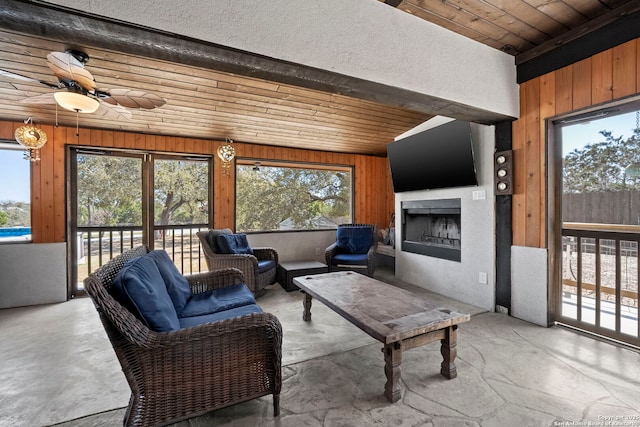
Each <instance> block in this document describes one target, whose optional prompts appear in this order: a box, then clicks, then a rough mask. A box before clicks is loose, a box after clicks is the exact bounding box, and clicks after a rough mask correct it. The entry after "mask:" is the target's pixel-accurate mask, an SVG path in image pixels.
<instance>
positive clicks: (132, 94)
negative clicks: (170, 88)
mask: <svg viewBox="0 0 640 427" xmlns="http://www.w3.org/2000/svg"><path fill="white" fill-rule="evenodd" d="M104 92H106V93H108V94H109V96H110V98H111V99H109V98H105V99H104V101H105V102H108V103H110V104H112V103H113V102H112V100H113V101H115V102H117V103H118V105H121V106H123V107H127V108H144V109H147V110H151V109H153V108H158V107H162V106H163V105H164V104H166V102H167V101H165V100H164V99H162V98H160V97H159V96H158V95H156V94H153V93H149V92H143V91H141V90H133V89H109V90H105V91H104Z"/></svg>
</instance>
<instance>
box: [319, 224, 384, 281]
mask: <svg viewBox="0 0 640 427" xmlns="http://www.w3.org/2000/svg"><path fill="white" fill-rule="evenodd" d="M349 228H350V229H354V228H357V229H366V230H367V231H368V233H367V234H369V233H370V234H369V236H370V239H371V241H370V244H371V246H369V249H368V250H367V251H366V256H364V255H365V254H360V255H361V256H359V257H355V256H354V257H352V259H349V257H344V258H346V259H340V255H342V256H344V255H345V254H347V255H349V256H352V255H353V254H349V253H348V252H347V251H346V250H345V249H343V248H341V247H340V242H339V241H336V242H335V243H332V244H331V245H330V246H329V247H327V249H325V251H324V257H325V262H326V264H327V265H328V266H329V271H330V272H332V271H344V270H347V271H357V272H360V273H364V274H366V275H367V276H373V273H374V272H375V270H376V262H375V256H376V249H377V248H378V227H377V226H376V225H374V224H341V225H339V226H338V230H337V231H336V236H340V234H341V232H343V230H344V229H349ZM336 256H338V257H336Z"/></svg>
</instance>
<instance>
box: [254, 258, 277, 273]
mask: <svg viewBox="0 0 640 427" xmlns="http://www.w3.org/2000/svg"><path fill="white" fill-rule="evenodd" d="M275 267H276V262H275V261H274V260H272V259H266V260H264V261H258V274H260V273H264V272H265V271H269V270H271V269H272V268H275Z"/></svg>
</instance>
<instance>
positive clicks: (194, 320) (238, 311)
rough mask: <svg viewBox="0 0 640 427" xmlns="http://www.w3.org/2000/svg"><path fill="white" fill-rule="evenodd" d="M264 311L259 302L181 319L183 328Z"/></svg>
mask: <svg viewBox="0 0 640 427" xmlns="http://www.w3.org/2000/svg"><path fill="white" fill-rule="evenodd" d="M251 313H262V309H261V308H260V307H258V305H257V304H249V305H243V306H242V307H236V308H232V309H231V310H224V311H219V312H217V313H210V314H205V315H203V316H194V317H183V318H181V319H180V327H181V328H189V327H191V326H198V325H202V324H204V323H211V322H219V321H220V320H227V319H232V318H234V317H239V316H244V315H245V314H251Z"/></svg>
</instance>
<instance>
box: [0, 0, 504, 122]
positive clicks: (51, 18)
mask: <svg viewBox="0 0 640 427" xmlns="http://www.w3.org/2000/svg"><path fill="white" fill-rule="evenodd" d="M0 28H4V29H7V30H11V31H15V32H19V33H24V34H30V35H35V36H40V37H44V38H49V39H53V40H58V41H61V42H64V43H68V45H69V47H70V48H72V47H74V44H73V43H76V44H78V45H79V46H78V47H81V46H82V45H86V46H94V47H100V48H103V49H109V50H113V51H117V52H122V53H126V54H132V55H138V56H143V57H148V58H155V59H160V60H164V61H169V62H175V63H181V64H186V65H191V66H196V67H202V68H208V69H213V70H219V71H225V72H230V73H235V74H239V75H244V76H250V77H257V78H261V79H266V80H271V81H274V82H280V83H285V84H290V85H295V86H300V87H305V88H309V89H315V90H320V91H324V92H329V93H336V94H340V95H345V96H349V97H353V98H357V99H363V100H368V101H374V102H379V103H382V104H386V105H392V106H397V107H403V108H407V109H411V110H414V111H417V112H422V113H427V114H438V115H444V116H448V117H452V118H456V119H460V120H467V121H472V122H477V123H482V124H494V123H497V122H500V121H503V120H508V119H510V117H507V116H505V115H502V114H497V113H494V112H490V111H485V110H481V109H478V108H474V107H470V106H468V105H464V104H460V103H456V102H452V101H449V100H444V99H440V98H437V97H434V96H430V95H427V94H423V93H418V92H414V91H409V90H406V89H401V88H397V87H392V86H388V85H385V84H382V83H377V82H372V81H369V80H363V79H359V78H355V77H351V76H346V75H343V74H338V73H333V72H330V71H327V70H322V69H318V68H313V67H308V66H304V65H300V64H295V63H291V62H287V61H282V60H278V59H274V58H270V57H266V56H262V55H259V54H255V53H250V52H246V51H241V50H238V49H233V48H230V47H226V46H221V45H216V44H212V43H206V42H203V41H200V40H195V39H189V38H186V37H184V36H179V35H176V34H170V33H165V32H161V31H157V30H154V29H150V28H145V27H142V26H135V25H132V24H129V23H124V22H116V21H114V20H107V19H104V18H101V17H96V16H90V15H88V14H83V13H82V12H79V11H76V10H68V9H65V8H61V7H58V6H53V5H51V4H46V3H42V2H27V1H18V0H0ZM71 41H73V42H71Z"/></svg>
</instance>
